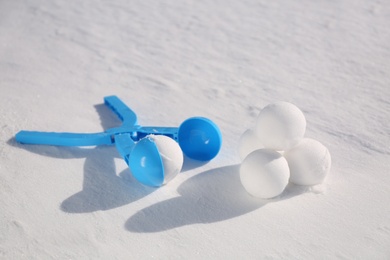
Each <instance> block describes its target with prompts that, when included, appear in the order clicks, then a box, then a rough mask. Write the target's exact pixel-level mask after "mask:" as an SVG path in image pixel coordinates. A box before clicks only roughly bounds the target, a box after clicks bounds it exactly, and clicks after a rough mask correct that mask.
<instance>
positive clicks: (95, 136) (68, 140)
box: [15, 131, 113, 146]
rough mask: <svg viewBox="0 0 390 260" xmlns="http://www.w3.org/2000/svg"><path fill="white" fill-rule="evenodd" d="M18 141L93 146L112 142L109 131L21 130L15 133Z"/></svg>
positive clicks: (23, 142)
mask: <svg viewBox="0 0 390 260" xmlns="http://www.w3.org/2000/svg"><path fill="white" fill-rule="evenodd" d="M15 139H16V141H18V142H19V143H22V144H45V145H60V146H92V145H102V144H112V143H113V140H112V139H111V137H110V135H108V134H107V133H89V134H81V133H80V134H79V133H54V132H37V131H20V132H19V133H17V134H16V135H15Z"/></svg>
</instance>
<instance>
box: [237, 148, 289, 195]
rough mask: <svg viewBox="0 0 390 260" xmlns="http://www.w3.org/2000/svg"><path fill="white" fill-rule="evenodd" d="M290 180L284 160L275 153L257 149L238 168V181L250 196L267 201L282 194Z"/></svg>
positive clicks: (287, 166)
mask: <svg viewBox="0 0 390 260" xmlns="http://www.w3.org/2000/svg"><path fill="white" fill-rule="evenodd" d="M289 178H290V169H289V165H288V163H287V161H286V159H285V158H284V157H283V156H282V155H281V154H280V153H279V152H277V151H274V150H270V149H258V150H255V151H253V152H251V153H250V154H249V155H248V156H247V157H245V159H244V160H243V161H242V163H241V166H240V180H241V183H242V185H243V186H244V188H245V189H246V191H248V193H249V194H251V195H252V196H255V197H258V198H263V199H269V198H273V197H276V196H279V195H280V194H282V192H283V191H284V189H285V188H286V186H287V184H288V181H289Z"/></svg>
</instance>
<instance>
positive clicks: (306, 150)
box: [284, 138, 331, 185]
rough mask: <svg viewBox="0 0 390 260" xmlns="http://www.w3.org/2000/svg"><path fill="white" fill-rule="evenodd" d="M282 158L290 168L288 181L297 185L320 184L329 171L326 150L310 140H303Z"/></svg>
mask: <svg viewBox="0 0 390 260" xmlns="http://www.w3.org/2000/svg"><path fill="white" fill-rule="evenodd" d="M284 156H285V158H286V160H287V162H288V164H289V167H290V181H291V182H292V183H295V184H298V185H316V184H320V183H322V182H323V181H324V179H325V177H326V175H327V174H328V173H329V171H330V166H331V157H330V153H329V151H328V149H327V148H326V147H325V146H324V145H322V144H321V143H320V142H318V141H316V140H313V139H310V138H304V139H303V140H302V141H301V142H300V143H299V144H298V145H297V146H295V147H293V148H292V149H291V150H289V151H286V152H285V153H284Z"/></svg>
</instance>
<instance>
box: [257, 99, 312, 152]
mask: <svg viewBox="0 0 390 260" xmlns="http://www.w3.org/2000/svg"><path fill="white" fill-rule="evenodd" d="M305 130H306V119H305V116H304V115H303V113H302V111H301V110H300V109H299V108H297V107H296V106H295V105H293V104H291V103H288V102H277V103H274V104H269V105H268V106H266V107H264V108H263V109H262V110H261V112H260V114H259V116H258V118H257V123H256V129H255V132H256V134H257V136H258V137H259V140H260V141H261V143H263V145H264V147H265V148H269V149H274V150H279V151H281V150H287V149H289V148H291V147H293V146H294V145H295V144H297V143H298V142H299V141H300V140H301V139H302V138H303V135H304V134H305Z"/></svg>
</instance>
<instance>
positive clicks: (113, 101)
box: [104, 96, 137, 126]
mask: <svg viewBox="0 0 390 260" xmlns="http://www.w3.org/2000/svg"><path fill="white" fill-rule="evenodd" d="M104 104H105V105H106V106H108V107H109V108H110V109H111V110H112V111H113V112H114V113H115V114H116V115H117V116H118V117H119V119H120V120H121V121H122V122H123V124H122V125H123V126H134V125H136V124H137V115H136V114H135V113H134V111H133V110H131V109H130V108H129V107H128V106H127V105H126V104H125V103H123V102H122V100H120V99H119V98H118V97H117V96H108V97H104Z"/></svg>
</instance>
